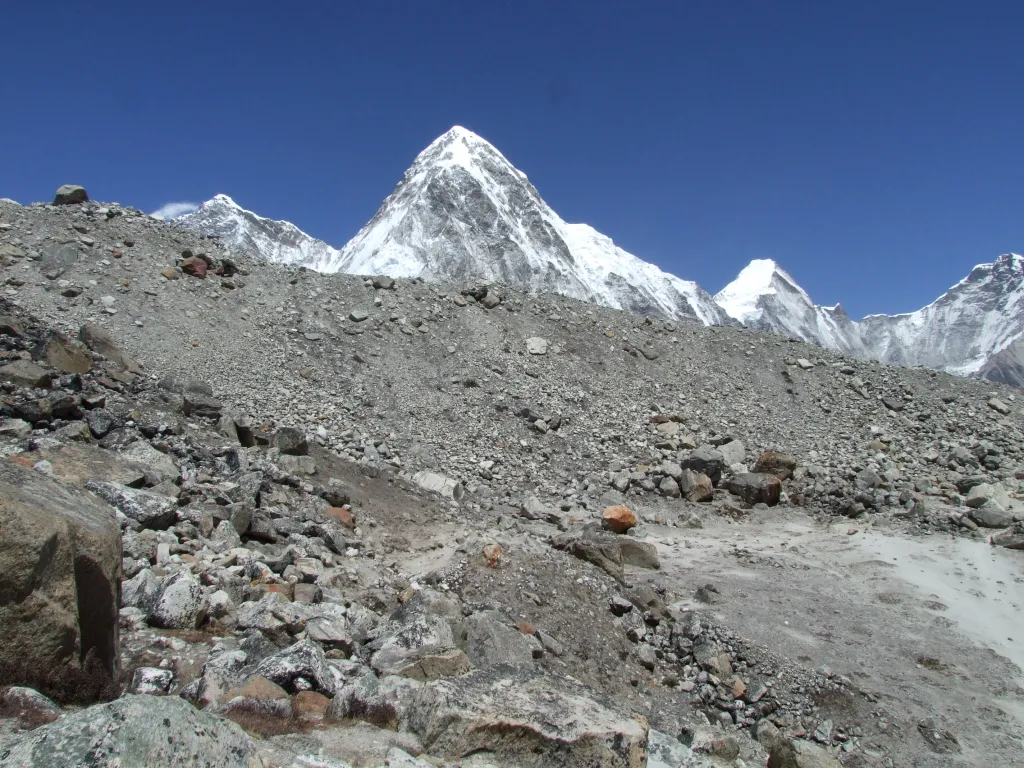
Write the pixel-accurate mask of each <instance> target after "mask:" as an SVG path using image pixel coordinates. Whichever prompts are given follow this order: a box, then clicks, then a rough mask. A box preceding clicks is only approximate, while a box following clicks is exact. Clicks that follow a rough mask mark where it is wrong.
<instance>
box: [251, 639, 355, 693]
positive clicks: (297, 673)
mask: <svg viewBox="0 0 1024 768" xmlns="http://www.w3.org/2000/svg"><path fill="white" fill-rule="evenodd" d="M253 674H255V675H260V676H262V677H265V678H267V680H270V681H271V682H272V683H277V684H278V685H280V686H281V687H282V688H284V689H285V690H286V691H288V692H289V693H297V692H299V691H308V690H313V691H317V692H318V693H322V694H324V695H326V696H333V695H334V691H335V683H334V676H333V675H332V674H331V670H330V667H329V666H328V664H327V657H326V656H325V655H324V652H323V649H322V648H321V647H320V646H319V645H317V644H316V643H314V642H313V641H311V640H300V641H299V642H297V643H295V644H294V645H291V646H289V647H288V648H285V649H284V650H283V651H281V652H280V653H275V654H274V655H273V656H270V657H268V658H266V659H264V660H263V661H261V662H260V663H259V664H258V665H257V666H256V669H255V670H254V671H253Z"/></svg>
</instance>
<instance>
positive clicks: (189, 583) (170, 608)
mask: <svg viewBox="0 0 1024 768" xmlns="http://www.w3.org/2000/svg"><path fill="white" fill-rule="evenodd" d="M205 617H206V599H205V598H204V597H203V587H202V585H201V584H200V583H199V580H198V579H197V578H196V577H195V576H193V575H192V574H191V573H189V572H188V571H178V572H176V573H172V574H171V575H170V576H168V577H167V578H166V579H164V581H163V583H162V584H161V585H160V589H159V590H158V591H157V593H156V595H155V596H154V598H153V600H152V601H151V603H150V605H149V615H148V619H149V623H150V624H151V625H152V626H154V627H161V628H164V629H195V628H196V627H198V626H199V625H200V624H202V622H203V619H204V618H205Z"/></svg>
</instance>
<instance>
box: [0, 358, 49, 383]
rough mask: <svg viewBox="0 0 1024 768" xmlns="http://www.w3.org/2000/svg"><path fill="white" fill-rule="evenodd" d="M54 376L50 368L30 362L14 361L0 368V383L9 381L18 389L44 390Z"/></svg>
mask: <svg viewBox="0 0 1024 768" xmlns="http://www.w3.org/2000/svg"><path fill="white" fill-rule="evenodd" d="M56 376H57V372H56V371H54V370H53V369H52V368H44V367H43V366H41V365H37V364H36V363H33V362H32V361H31V360H15V361H14V362H13V363H8V364H7V365H4V366H0V381H9V382H11V383H12V384H14V385H15V386H18V387H31V388H32V389H46V388H48V387H49V386H50V382H51V381H52V380H53V379H54V378H56Z"/></svg>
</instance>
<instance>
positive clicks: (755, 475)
mask: <svg viewBox="0 0 1024 768" xmlns="http://www.w3.org/2000/svg"><path fill="white" fill-rule="evenodd" d="M725 487H726V489H727V490H728V491H729V493H731V494H733V495H735V496H739V497H740V498H741V499H743V501H745V502H747V503H748V504H761V503H763V504H767V505H768V506H770V507H773V506H775V505H776V504H778V503H779V497H780V495H781V492H782V483H781V481H780V480H779V478H777V477H776V476H775V475H769V474H764V473H760V472H745V473H743V474H740V475H733V476H732V477H730V478H729V479H728V480H727V481H726V484H725Z"/></svg>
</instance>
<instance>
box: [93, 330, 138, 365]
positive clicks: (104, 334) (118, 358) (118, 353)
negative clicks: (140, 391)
mask: <svg viewBox="0 0 1024 768" xmlns="http://www.w3.org/2000/svg"><path fill="white" fill-rule="evenodd" d="M78 338H79V340H80V341H81V342H82V343H83V344H85V346H87V347H88V348H89V349H91V350H92V351H93V352H98V353H99V354H101V355H103V357H105V358H106V359H107V360H111V361H113V362H114V363H115V364H116V365H118V366H119V367H120V368H122V369H124V370H127V371H131V372H132V373H139V372H140V371H141V369H140V368H139V364H138V363H136V362H135V361H134V360H133V359H132V358H131V357H129V356H128V354H127V353H126V352H125V351H124V350H123V349H122V348H121V347H120V345H118V344H117V342H115V341H114V337H113V336H111V335H110V332H109V331H107V329H106V328H103V327H101V326H99V325H96V324H94V323H86V324H85V325H83V326H82V327H81V328H80V329H79V331H78Z"/></svg>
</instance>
